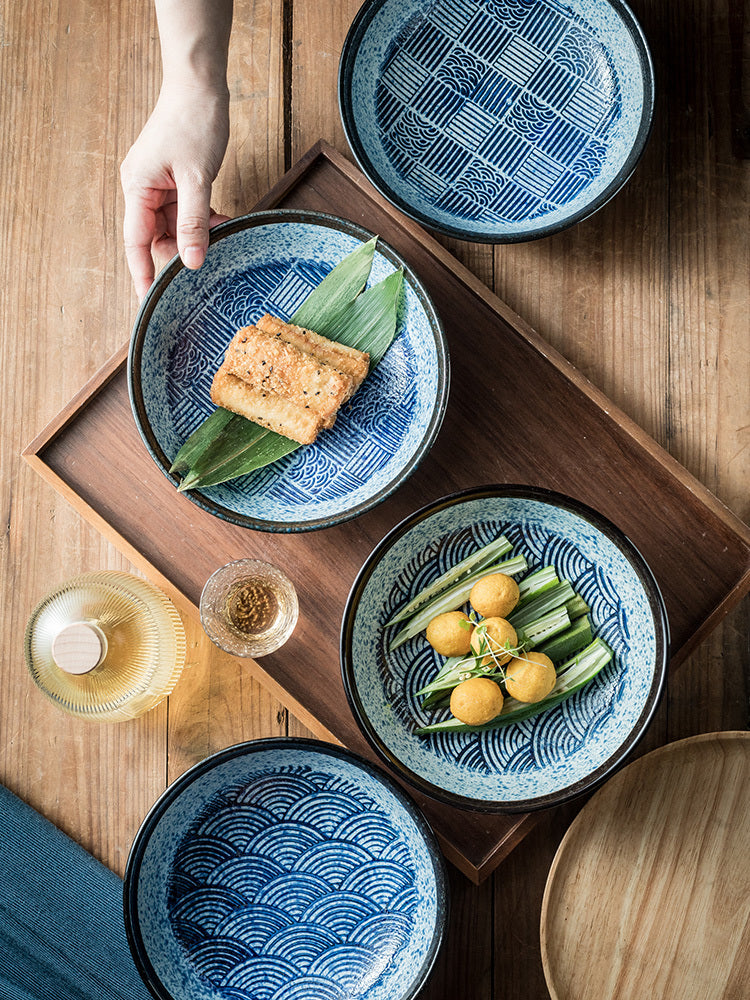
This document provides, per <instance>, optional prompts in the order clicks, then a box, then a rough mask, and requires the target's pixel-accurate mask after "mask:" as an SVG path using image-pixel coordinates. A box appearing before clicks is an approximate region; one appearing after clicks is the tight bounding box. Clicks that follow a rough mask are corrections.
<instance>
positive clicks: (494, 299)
mask: <svg viewBox="0 0 750 1000" xmlns="http://www.w3.org/2000/svg"><path fill="white" fill-rule="evenodd" d="M321 158H323V159H326V160H327V161H328V162H329V163H330V164H331V165H332V166H333V167H334V168H335V169H336V170H338V171H339V172H340V173H342V174H344V175H345V176H346V178H347V180H349V181H351V182H352V183H353V184H355V185H356V186H357V187H359V188H360V189H361V190H362V191H363V192H364V193H365V194H366V195H367V196H368V197H369V198H370V199H371V200H372V201H375V202H377V203H378V204H379V205H380V206H381V207H382V208H383V209H384V210H385V211H387V212H389V214H391V215H395V216H396V217H397V220H398V223H399V225H400V226H401V227H402V228H403V229H404V230H406V231H407V232H408V233H409V235H410V236H412V237H413V238H414V239H416V240H418V242H419V243H420V244H421V245H422V246H423V247H424V248H425V249H426V250H427V251H428V252H429V253H430V254H431V256H433V257H434V258H435V259H436V260H437V261H439V263H440V264H441V265H443V266H444V267H447V268H448V269H449V270H450V271H451V272H452V273H453V274H454V275H455V276H456V277H457V278H458V279H459V280H460V281H461V283H462V284H463V285H464V286H465V287H466V288H467V289H469V290H470V291H471V292H472V293H473V294H475V295H477V296H478V297H479V298H481V299H482V300H483V301H484V302H485V303H486V304H487V306H488V307H489V308H491V309H492V310H493V311H494V312H497V313H498V314H499V315H500V316H501V317H502V319H503V320H504V321H505V323H506V324H507V325H508V327H510V329H511V330H512V331H513V332H514V333H516V334H517V335H519V336H521V337H523V339H524V340H525V341H527V343H528V344H529V345H530V346H531V347H532V348H533V349H534V350H535V351H536V352H537V353H538V354H539V355H541V356H542V357H543V358H544V359H545V360H547V361H548V362H549V363H550V364H551V365H553V367H555V368H556V369H557V370H558V371H559V372H560V373H561V374H562V375H564V376H565V377H566V378H567V379H568V380H569V381H570V382H572V383H573V384H574V385H575V386H576V388H578V389H579V390H580V391H581V392H583V393H584V394H585V395H586V396H588V397H589V398H590V399H591V400H592V401H593V402H594V403H595V404H596V405H597V406H598V408H599V410H600V411H601V413H602V416H603V417H606V418H608V419H609V420H610V421H611V422H612V423H613V424H615V425H616V426H618V427H620V428H621V429H622V430H623V431H625V433H627V434H628V435H629V436H630V437H631V438H633V439H634V440H635V441H636V442H637V443H638V444H639V445H640V446H641V447H642V448H643V449H644V451H646V452H647V453H648V454H649V455H650V456H651V457H652V458H654V459H655V460H656V461H657V462H658V463H659V464H660V465H662V466H663V467H664V468H665V469H666V470H667V471H668V472H670V473H671V474H672V475H673V476H674V478H675V479H677V480H678V481H679V482H680V483H681V484H682V485H683V486H684V487H685V488H686V489H688V490H689V491H690V492H691V493H692V494H693V495H694V496H696V498H697V499H699V500H700V502H701V503H702V504H703V505H704V506H706V507H708V508H709V509H710V510H711V512H712V513H713V514H714V515H715V516H716V517H717V518H718V519H719V520H720V521H722V522H723V523H724V524H726V525H727V526H728V527H731V528H732V530H733V531H734V532H735V533H736V534H737V535H738V536H739V537H740V538H741V539H742V541H743V542H744V544H745V545H746V546H747V547H748V549H750V526H749V525H747V524H746V523H745V522H744V521H743V520H742V519H741V518H740V517H739V516H738V515H737V514H735V513H734V511H732V510H731V509H730V508H729V507H727V506H726V504H724V503H723V502H722V501H721V500H720V499H719V498H718V497H717V496H716V494H715V493H712V492H711V491H710V490H709V489H708V487H707V486H705V485H704V484H703V483H702V482H701V481H700V480H699V479H698V478H697V477H695V476H694V475H693V474H692V473H691V472H689V471H688V470H687V469H686V468H685V466H684V465H682V464H681V463H680V462H679V461H678V460H677V459H676V458H674V457H673V456H672V455H670V453H669V452H668V451H667V450H666V449H665V448H664V447H663V446H662V445H660V444H659V443H658V441H656V440H655V438H653V437H652V436H651V435H650V434H649V433H648V432H647V431H645V430H644V429H643V428H642V427H641V426H640V424H638V423H636V421H635V420H633V418H632V417H630V416H628V414H627V413H625V411H624V410H621V409H620V408H619V407H618V406H616V405H615V404H614V403H613V402H612V400H611V399H610V398H609V397H608V396H607V395H605V393H604V392H603V391H602V390H601V389H598V388H597V387H596V386H595V385H594V383H593V382H591V381H590V379H588V378H587V377H586V376H585V375H584V374H583V373H582V372H581V371H580V370H579V369H578V368H576V366H575V365H574V364H572V363H571V362H570V361H568V360H567V358H565V357H564V356H563V355H562V354H560V352H559V351H557V350H556V349H555V348H554V347H552V346H551V345H550V344H548V343H547V342H546V341H545V340H544V338H543V337H541V336H540V334H538V333H537V332H536V330H534V328H533V327H532V326H530V325H529V324H528V323H527V322H526V320H525V319H523V317H522V316H520V315H519V314H518V313H516V312H515V311H514V310H513V309H511V308H510V306H509V305H507V303H505V302H503V300H502V299H500V298H499V297H498V296H497V295H495V293H494V292H493V291H491V290H490V289H489V288H488V287H487V286H486V285H485V284H484V283H483V282H482V281H481V280H480V279H479V278H477V277H476V275H474V274H472V273H471V271H469V270H468V268H466V267H465V266H464V265H463V264H462V263H461V262H460V261H459V260H458V259H457V258H456V257H454V256H453V254H452V253H451V252H450V251H449V250H447V249H446V248H445V247H443V246H442V245H441V244H440V243H439V242H438V241H437V240H436V239H435V238H434V237H433V236H432V235H431V234H430V233H429V232H428V231H427V230H426V229H424V228H422V226H420V225H419V223H417V222H415V221H414V220H412V219H410V218H409V217H408V216H406V215H404V214H403V213H401V212H399V211H398V210H397V209H396V208H395V207H394V206H393V205H391V203H390V202H389V201H388V200H387V199H386V198H384V197H383V196H382V195H381V194H380V193H379V192H378V191H377V190H376V189H375V188H374V187H373V186H372V185H371V184H370V182H369V181H368V180H367V178H366V177H365V176H364V174H362V173H361V172H360V170H359V169H358V168H357V167H355V166H354V164H352V163H351V162H350V161H349V160H347V159H346V157H345V156H343V155H342V154H341V153H339V152H338V150H336V149H334V148H333V147H332V146H330V145H329V144H328V143H327V142H326V141H325V140H324V139H319V140H318V142H317V143H315V145H314V146H312V147H311V148H310V149H309V150H308V152H307V153H306V154H305V156H304V157H303V158H302V159H301V160H300V161H299V165H300V166H302V164H303V161H304V170H309V169H310V168H311V167H312V166H313V165H314V163H315V162H316V160H318V159H321ZM303 172H304V171H303ZM299 176H301V174H300V175H299ZM299 176H298V177H297V178H296V180H299ZM295 182H296V181H295ZM286 190H288V188H285V189H284V190H283V192H282V193H286ZM280 196H281V195H280ZM280 196H279V197H280Z"/></svg>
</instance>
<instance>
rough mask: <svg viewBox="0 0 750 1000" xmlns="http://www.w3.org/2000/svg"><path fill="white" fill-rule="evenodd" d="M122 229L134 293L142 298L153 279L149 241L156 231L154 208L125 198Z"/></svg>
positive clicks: (152, 262)
mask: <svg viewBox="0 0 750 1000" xmlns="http://www.w3.org/2000/svg"><path fill="white" fill-rule="evenodd" d="M122 231H123V239H124V243H125V256H126V257H127V261H128V268H129V270H130V274H131V275H132V278H133V284H134V285H135V291H136V295H137V296H138V298H139V299H143V298H144V297H145V295H146V292H147V291H148V290H149V288H150V287H151V283H152V282H153V280H154V261H153V258H152V257H151V241H152V240H153V238H154V235H155V233H156V212H155V210H154V209H153V208H151V207H149V206H148V205H147V204H145V203H144V202H143V201H141V200H140V199H134V198H126V200H125V216H124V219H123V224H122Z"/></svg>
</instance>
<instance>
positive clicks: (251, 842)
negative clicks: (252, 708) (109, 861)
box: [126, 740, 445, 1000]
mask: <svg viewBox="0 0 750 1000" xmlns="http://www.w3.org/2000/svg"><path fill="white" fill-rule="evenodd" d="M320 747H321V745H320V744H316V743H314V742H313V741H299V742H298V741H289V740H261V741H257V742H256V743H250V744H245V745H241V746H239V747H237V748H230V750H228V751H222V752H221V753H220V754H218V755H216V757H215V758H209V759H208V761H204V762H203V763H202V764H201V765H198V767H197V769H195V776H194V777H191V775H192V774H193V772H189V773H188V775H185V776H184V777H183V778H182V779H180V780H179V781H178V783H177V784H176V786H174V787H173V788H172V789H170V790H168V792H167V793H165V794H166V798H165V799H164V801H163V802H160V804H157V807H156V811H155V814H153V815H152V816H150V817H149V819H148V820H147V822H146V824H145V826H144V830H143V831H142V832H141V833H140V834H139V837H138V838H137V840H136V844H135V845H134V847H133V853H132V855H131V858H132V859H133V860H131V862H130V863H129V869H130V871H129V875H128V876H127V877H126V881H127V882H128V885H129V888H128V894H127V898H128V900H129V905H128V906H127V907H126V913H127V917H128V919H129V921H130V923H131V931H133V933H131V940H132V941H133V942H134V945H135V948H134V953H135V957H136V960H137V961H138V962H139V965H140V967H141V969H144V968H145V970H146V976H147V981H148V980H149V979H150V981H151V985H152V986H154V987H155V989H156V990H157V993H158V994H159V995H160V994H161V991H162V990H163V989H166V990H168V991H169V992H170V996H171V997H173V998H175V1000H182V998H183V997H185V998H187V997H190V998H191V1000H193V998H206V1000H207V998H211V1000H252V998H266V997H268V998H271V997H273V998H275V1000H320V998H321V997H323V998H329V1000H346V998H367V1000H381V998H382V1000H386V998H387V1000H390V998H391V997H402V996H403V997H406V996H411V995H413V992H414V991H416V990H417V989H418V988H419V986H420V984H421V982H422V981H423V979H424V977H425V976H426V973H427V971H428V970H429V967H430V965H431V964H432V961H433V960H434V957H435V954H436V952H437V948H438V946H439V943H440V939H441V936H442V930H443V922H444V891H445V890H444V885H443V873H442V867H441V862H440V860H439V857H438V854H437V850H436V847H435V844H434V842H433V840H432V837H431V835H430V834H429V831H427V829H426V827H425V824H424V821H423V820H422V819H421V817H420V816H419V814H418V813H417V812H416V810H414V808H413V807H412V806H411V804H410V803H409V802H408V800H406V799H405V797H403V796H402V795H401V794H400V793H397V792H396V791H395V788H393V787H391V785H390V783H389V784H388V785H386V784H384V783H383V781H382V780H381V779H380V778H379V777H378V776H377V774H376V773H375V772H374V771H373V770H372V768H369V767H367V766H366V765H365V763H364V761H361V760H359V759H358V758H354V757H352V756H351V755H350V754H348V753H347V752H346V751H339V750H338V749H336V748H327V747H326V748H325V749H321V748H320Z"/></svg>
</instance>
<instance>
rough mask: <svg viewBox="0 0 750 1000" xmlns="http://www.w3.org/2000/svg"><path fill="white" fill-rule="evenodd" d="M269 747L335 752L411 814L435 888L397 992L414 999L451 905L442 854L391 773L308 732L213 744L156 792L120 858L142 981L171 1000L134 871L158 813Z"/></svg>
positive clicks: (159, 999)
mask: <svg viewBox="0 0 750 1000" xmlns="http://www.w3.org/2000/svg"><path fill="white" fill-rule="evenodd" d="M273 750H306V751H307V752H313V753H319V754H321V755H324V756H330V757H335V758H337V759H338V760H343V761H345V762H346V763H348V764H350V765H352V766H354V767H356V768H359V769H360V770H363V771H365V772H367V773H368V774H370V775H371V776H372V777H374V778H375V779H376V780H377V781H379V782H380V784H381V785H382V786H383V787H384V788H385V789H386V790H387V791H388V792H389V793H390V794H391V795H392V796H393V798H395V799H396V800H397V801H398V802H399V804H400V805H401V806H402V807H403V808H404V809H405V810H406V812H407V813H408V815H409V817H410V819H411V820H412V822H413V823H414V824H415V826H416V827H417V830H418V832H419V835H420V837H421V838H422V840H423V841H424V844H425V848H426V850H427V854H428V856H429V858H430V861H431V863H432V872H433V876H434V883H435V893H436V910H435V912H436V921H435V929H434V932H433V935H432V940H431V942H430V947H429V950H428V952H427V954H426V956H425V960H424V962H423V963H422V967H421V968H420V969H419V970H418V972H417V974H416V976H415V980H414V983H413V984H412V985H411V987H410V989H409V992H408V993H404V994H403V996H401V997H399V1000H413V998H414V997H416V995H417V994H418V993H419V991H420V990H421V989H422V987H423V986H424V984H425V983H426V981H427V979H428V978H429V976H430V974H431V973H432V971H433V969H434V966H435V962H436V961H437V957H438V955H439V953H440V951H441V948H442V945H443V942H444V940H445V935H446V932H447V926H448V917H449V910H450V897H449V889H448V876H447V871H446V866H445V860H444V858H443V855H442V852H441V851H440V847H439V845H438V842H437V838H436V836H435V833H434V832H433V830H432V827H431V826H430V824H429V823H428V821H427V819H426V818H425V816H424V815H423V814H422V812H421V810H420V809H419V807H418V806H417V805H416V803H415V802H413V801H412V799H411V798H410V797H409V796H408V795H407V794H406V792H405V791H404V790H403V789H402V788H400V787H399V786H398V784H397V783H396V782H395V781H394V779H393V778H392V777H391V776H390V775H388V774H386V773H385V772H384V771H383V769H382V768H381V767H379V766H378V765H377V764H373V763H371V762H370V761H368V760H366V758H364V757H362V756H361V755H360V754H357V753H355V752H354V751H352V750H349V749H348V748H346V747H343V746H337V745H335V744H332V743H326V742H324V741H322V740H316V739H313V738H311V737H303V736H269V737H259V738H257V739H253V740H245V741H242V742H240V743H235V744H232V745H231V746H229V747H225V748H223V749H222V750H218V751H216V752H215V753H213V754H210V755H209V756H208V757H204V758H203V760H200V761H198V762H197V763H196V764H193V765H192V766H191V767H190V768H188V770H187V771H184V772H183V773H182V774H181V775H180V776H179V777H178V778H176V779H175V780H174V781H173V782H172V783H171V784H170V785H168V786H167V787H166V788H165V789H164V791H163V792H162V793H161V794H160V795H159V797H158V798H157V799H156V801H155V802H154V803H153V805H152V806H151V808H150V809H149V810H148V812H147V813H146V816H145V818H144V819H143V821H142V822H141V824H140V826H139V827H138V830H137V831H136V834H135V837H134V838H133V842H132V845H131V847H130V851H129V852H128V858H127V862H126V864H125V874H124V876H123V893H122V899H123V916H124V923H125V934H126V937H127V941H128V946H129V948H130V953H131V955H132V956H133V961H134V962H135V965H136V967H137V969H138V972H139V974H140V976H141V979H142V980H143V982H144V984H145V985H146V987H147V988H148V990H149V991H150V992H151V994H152V995H153V996H154V997H156V1000H176V998H175V997H174V995H173V994H172V993H170V992H169V990H168V989H167V987H166V986H165V985H164V984H163V983H162V981H161V978H160V976H159V974H158V973H157V971H156V970H155V968H154V966H153V964H152V963H151V960H150V958H149V956H148V951H147V949H146V946H145V942H144V941H143V937H142V934H141V931H140V922H139V920H138V916H137V913H138V875H139V873H140V870H141V865H142V862H143V857H144V855H145V852H146V849H147V847H148V843H149V841H150V839H151V836H152V835H153V833H154V831H155V830H156V828H157V826H158V823H159V821H160V819H161V818H162V816H163V815H164V814H165V813H166V812H167V810H168V809H169V807H170V806H171V805H172V804H173V802H174V801H175V800H176V799H177V798H178V797H179V795H180V794H181V793H182V791H183V790H184V789H185V788H188V787H189V786H190V785H191V784H193V782H194V781H196V780H197V779H198V778H200V777H202V776H203V775H204V774H206V773H207V772H209V771H211V770H212V769H213V768H215V767H218V766H220V765H221V764H223V763H224V762H226V761H229V760H234V759H236V758H237V757H240V756H245V755H253V754H256V753H263V752H267V751H273Z"/></svg>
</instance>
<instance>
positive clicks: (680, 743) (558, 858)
mask: <svg viewBox="0 0 750 1000" xmlns="http://www.w3.org/2000/svg"><path fill="white" fill-rule="evenodd" d="M727 742H729V743H731V744H736V743H740V744H743V743H745V744H747V749H748V751H750V732H748V731H747V730H743V729H739V730H731V729H730V730H717V731H715V732H710V733H698V734H695V735H693V736H687V737H684V738H682V739H679V740H674V741H672V742H671V743H666V744H664V745H663V746H660V747H656V748H655V749H654V750H650V751H649V752H648V753H646V754H644V755H643V756H641V757H638V758H637V759H636V760H633V761H631V762H630V763H629V764H628V765H627V766H626V767H623V768H622V770H621V771H620V772H619V774H617V775H616V776H615V777H614V778H613V780H612V782H610V783H608V784H607V785H606V786H605V787H603V788H600V789H598V791H597V792H596V794H595V795H594V796H592V798H591V799H590V800H589V801H588V802H586V803H585V805H584V806H583V808H582V809H581V811H580V812H579V813H578V814H577V815H576V816H575V818H574V819H573V821H572V822H571V823H570V825H569V826H568V828H567V830H566V831H565V833H564V834H563V837H562V840H561V841H560V843H559V844H558V847H557V850H556V851H555V855H554V857H553V859H552V862H551V864H550V868H549V871H548V873H547V879H546V881H545V886H544V893H543V896H542V905H541V912H540V916H539V938H540V942H539V943H540V953H541V958H542V966H543V970H544V978H545V983H546V985H547V989H548V990H549V992H550V997H552V998H553V1000H564V998H563V997H562V996H561V994H560V993H559V991H558V990H557V988H556V985H555V983H554V982H553V978H552V972H551V970H550V968H549V956H548V951H547V948H546V943H547V939H548V935H549V926H548V925H549V907H550V897H551V894H552V892H553V891H554V882H555V877H556V875H557V873H558V871H559V869H560V867H561V866H562V864H563V863H564V862H565V860H566V855H567V853H568V852H569V851H570V849H571V844H572V842H573V841H574V839H575V837H576V836H577V834H578V833H579V831H580V830H581V829H582V828H585V826H586V822H587V820H588V814H589V812H590V810H589V806H591V805H592V803H594V802H595V801H598V800H600V799H601V798H602V797H604V796H606V795H607V794H615V793H616V790H617V787H618V785H619V784H621V783H623V782H625V781H627V779H628V777H629V772H631V773H635V774H637V773H638V772H639V770H643V769H645V768H648V766H649V764H650V763H652V762H654V760H656V759H658V760H661V759H663V758H668V757H670V756H672V755H674V754H677V755H678V756H679V754H680V753H681V752H683V751H684V750H686V749H689V748H691V747H695V746H701V745H703V746H704V747H706V746H710V745H711V744H724V743H727Z"/></svg>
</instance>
